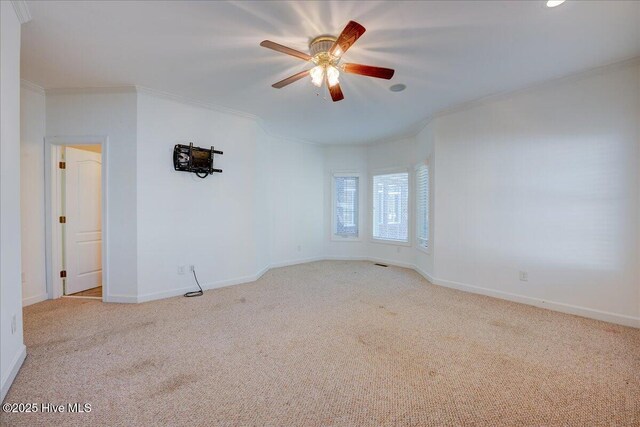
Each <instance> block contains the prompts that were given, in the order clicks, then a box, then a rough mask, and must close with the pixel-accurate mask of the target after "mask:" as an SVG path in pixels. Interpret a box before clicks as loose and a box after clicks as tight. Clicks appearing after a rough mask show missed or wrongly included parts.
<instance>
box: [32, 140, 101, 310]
mask: <svg viewBox="0 0 640 427" xmlns="http://www.w3.org/2000/svg"><path fill="white" fill-rule="evenodd" d="M95 144H100V146H101V151H102V152H101V155H102V170H101V174H102V182H101V185H102V189H101V192H102V301H103V302H106V301H108V295H109V215H108V212H109V210H108V206H109V197H108V196H109V188H108V185H109V179H108V178H109V168H108V164H109V137H108V136H105V135H87V136H83V135H70V136H50V137H45V138H44V169H45V170H44V179H45V186H44V188H45V248H46V255H45V259H46V271H47V274H46V277H47V297H48V298H49V299H55V298H60V297H62V296H63V295H64V290H63V284H62V278H60V270H62V254H61V252H62V225H61V224H60V223H59V222H58V217H59V215H60V212H61V211H62V204H61V197H60V196H61V195H60V191H61V174H62V172H61V171H60V169H59V168H58V161H59V159H60V151H61V148H62V146H64V145H95Z"/></svg>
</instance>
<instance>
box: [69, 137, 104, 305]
mask: <svg viewBox="0 0 640 427" xmlns="http://www.w3.org/2000/svg"><path fill="white" fill-rule="evenodd" d="M65 162H66V173H65V216H66V220H67V222H66V225H65V233H64V234H65V269H66V271H67V279H66V292H65V293H66V294H67V295H69V294H74V293H76V292H80V291H84V290H86V289H91V288H95V287H98V286H102V215H101V212H102V206H101V205H102V197H101V194H102V191H101V174H102V156H101V155H100V153H94V152H91V151H85V150H77V149H75V148H70V147H67V148H65Z"/></svg>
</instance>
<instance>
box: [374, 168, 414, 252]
mask: <svg viewBox="0 0 640 427" xmlns="http://www.w3.org/2000/svg"><path fill="white" fill-rule="evenodd" d="M408 193H409V174H408V173H407V172H402V173H393V174H386V175H374V176H373V238H374V239H380V240H391V241H398V242H408V241H409V219H408V216H409V215H408V210H409V209H408Z"/></svg>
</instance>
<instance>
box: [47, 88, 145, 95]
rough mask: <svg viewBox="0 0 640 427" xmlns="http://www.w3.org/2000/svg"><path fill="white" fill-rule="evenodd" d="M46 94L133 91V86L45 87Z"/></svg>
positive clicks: (134, 89) (134, 90)
mask: <svg viewBox="0 0 640 427" xmlns="http://www.w3.org/2000/svg"><path fill="white" fill-rule="evenodd" d="M44 91H45V93H46V94H47V95H84V94H94V93H135V92H136V87H135V86H98V87H59V88H50V89H47V88H45V90H44Z"/></svg>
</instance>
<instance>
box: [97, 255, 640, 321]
mask: <svg viewBox="0 0 640 427" xmlns="http://www.w3.org/2000/svg"><path fill="white" fill-rule="evenodd" d="M315 261H370V262H378V263H384V264H388V265H393V266H397V267H403V268H409V269H412V270H415V271H416V272H417V273H418V274H420V275H421V276H422V277H424V278H425V279H426V280H427V281H429V282H430V283H432V284H434V285H438V286H444V287H447V288H452V289H457V290H460V291H465V292H471V293H474V294H480V295H486V296H490V297H493V298H499V299H504V300H507V301H513V302H517V303H521V304H527V305H532V306H535V307H540V308H545V309H549V310H554V311H558V312H561V313H567V314H573V315H577V316H582V317H588V318H591V319H596V320H602V321H605V322H610V323H616V324H619V325H624V326H631V327H635V328H640V318H639V317H633V316H627V315H624V314H617V313H610V312H606V311H601V310H596V309H592V308H587V307H581V306H576V305H571V304H566V303H561V302H555V301H549V300H544V299H540V298H535V297H529V296H525V295H518V294H512V293H508V292H503V291H498V290H494V289H490V288H483V287H480V286H475V285H470V284H466V283H459V282H453V281H450V280H445V279H439V278H437V277H433V276H431V275H430V274H429V273H427V272H426V271H424V270H422V269H421V268H419V267H417V266H415V265H413V264H410V263H405V262H399V261H391V260H387V259H383V258H372V257H364V256H357V257H352V256H340V255H338V256H320V257H311V258H302V259H295V260H289V261H284V262H277V263H273V264H270V265H269V266H267V267H264V268H262V269H261V270H259V271H258V272H256V273H255V274H253V275H249V276H243V277H237V278H233V279H225V280H220V281H217V282H210V283H205V284H203V285H202V288H203V289H217V288H222V287H225V286H233V285H239V284H242V283H248V282H254V281H256V280H258V279H259V278H260V277H262V275H264V274H265V273H266V272H267V271H269V270H270V269H272V268H281V267H288V266H291V265H296V264H305V263H308V262H315ZM192 290H193V287H188V288H180V289H172V290H168V291H162V292H155V293H150V294H144V295H139V296H137V297H136V296H129V295H110V296H109V297H108V298H107V299H106V301H107V302H119V303H140V302H147V301H154V300H158V299H163V298H170V297H174V296H178V295H182V294H184V293H185V292H188V291H192Z"/></svg>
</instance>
